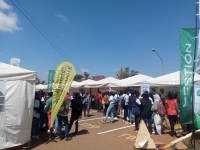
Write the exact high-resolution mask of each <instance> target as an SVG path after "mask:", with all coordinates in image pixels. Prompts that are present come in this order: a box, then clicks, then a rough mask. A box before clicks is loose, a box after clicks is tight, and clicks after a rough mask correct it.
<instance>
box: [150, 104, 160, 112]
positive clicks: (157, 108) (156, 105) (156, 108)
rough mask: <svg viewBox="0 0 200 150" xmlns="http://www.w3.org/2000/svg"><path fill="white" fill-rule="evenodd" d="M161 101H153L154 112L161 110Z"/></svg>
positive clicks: (152, 108)
mask: <svg viewBox="0 0 200 150" xmlns="http://www.w3.org/2000/svg"><path fill="white" fill-rule="evenodd" d="M159 105H160V104H159V102H154V103H153V105H152V107H151V110H152V111H153V112H158V110H159Z"/></svg>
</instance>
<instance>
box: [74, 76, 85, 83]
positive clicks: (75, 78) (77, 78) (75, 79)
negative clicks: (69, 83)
mask: <svg viewBox="0 0 200 150" xmlns="http://www.w3.org/2000/svg"><path fill="white" fill-rule="evenodd" d="M82 78H84V76H83V75H81V74H76V75H75V77H74V81H77V82H79V81H81V79H82Z"/></svg>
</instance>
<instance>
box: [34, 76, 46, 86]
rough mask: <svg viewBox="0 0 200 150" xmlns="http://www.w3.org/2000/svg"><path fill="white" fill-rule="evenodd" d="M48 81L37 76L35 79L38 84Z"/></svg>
mask: <svg viewBox="0 0 200 150" xmlns="http://www.w3.org/2000/svg"><path fill="white" fill-rule="evenodd" d="M45 83H46V81H45V80H43V81H42V80H41V79H40V78H38V77H36V80H35V84H36V85H37V84H45Z"/></svg>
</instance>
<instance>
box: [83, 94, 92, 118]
mask: <svg viewBox="0 0 200 150" xmlns="http://www.w3.org/2000/svg"><path fill="white" fill-rule="evenodd" d="M83 97H84V99H83V110H84V116H85V117H86V111H87V117H90V105H91V99H90V94H89V93H88V91H86V93H85V94H84V95H83Z"/></svg>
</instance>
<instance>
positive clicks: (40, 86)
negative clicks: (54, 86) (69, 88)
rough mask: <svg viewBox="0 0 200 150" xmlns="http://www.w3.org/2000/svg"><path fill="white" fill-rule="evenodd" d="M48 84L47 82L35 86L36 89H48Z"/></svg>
mask: <svg viewBox="0 0 200 150" xmlns="http://www.w3.org/2000/svg"><path fill="white" fill-rule="evenodd" d="M47 87H48V85H47V84H38V85H36V86H35V89H36V90H47Z"/></svg>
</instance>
